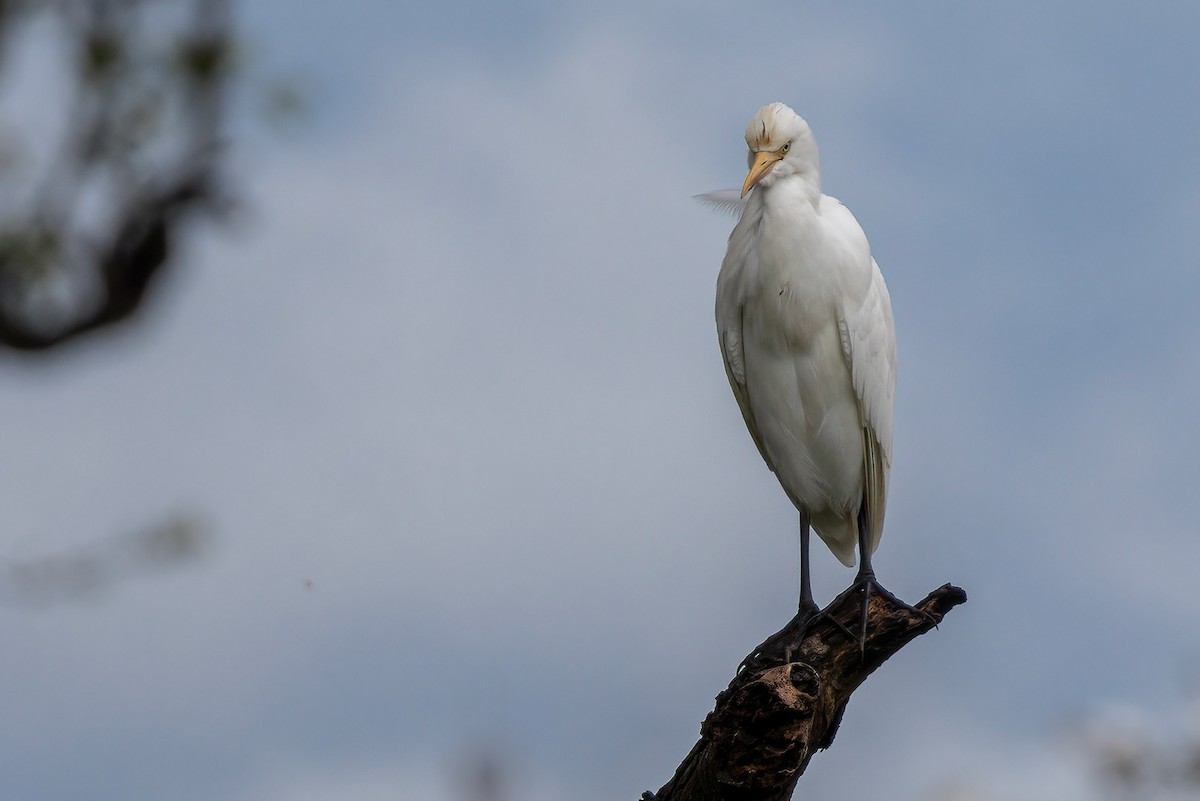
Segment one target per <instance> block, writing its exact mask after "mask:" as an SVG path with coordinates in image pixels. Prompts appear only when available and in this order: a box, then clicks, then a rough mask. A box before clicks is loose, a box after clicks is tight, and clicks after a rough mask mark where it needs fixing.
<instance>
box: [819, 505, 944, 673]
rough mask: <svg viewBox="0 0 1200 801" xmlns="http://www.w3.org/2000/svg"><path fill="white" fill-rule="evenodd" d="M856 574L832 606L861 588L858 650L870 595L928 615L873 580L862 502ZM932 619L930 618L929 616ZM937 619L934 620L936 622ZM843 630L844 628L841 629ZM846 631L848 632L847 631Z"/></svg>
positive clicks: (863, 644) (862, 646)
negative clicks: (852, 581) (851, 582)
mask: <svg viewBox="0 0 1200 801" xmlns="http://www.w3.org/2000/svg"><path fill="white" fill-rule="evenodd" d="M857 522H858V575H857V576H855V577H854V583H853V584H851V585H850V586H849V587H848V588H847V589H846V591H845V592H843V593H842V594H841V595H839V596H838V597H837V599H835V600H834V602H833V604H830V606H834V605H836V604H837V602H838V601H840V600H841V599H843V598H845V597H846V595H847V594H849V593H852V592H857V591H858V590H862V616H861V618H860V621H859V630H858V647H859V649H860V650H864V651H865V650H866V647H867V618H868V617H869V615H870V611H871V596H872V595H878V596H880V597H882V598H886V599H887V600H889V601H891V602H892V603H894V604H895V605H897V606H900V607H903V608H905V609H908V610H909V611H912V612H920V614H923V615H925V616H926V617H929V615H928V614H926V613H925V612H921V610H919V609H917V608H916V607H914V606H912V605H910V604H906V603H905V602H904V601H901V600H900V599H899V598H897V597H896V596H895V595H892V594H891V593H890V592H888V591H887V590H886V589H885V588H884V586H883V585H882V584H880V583H879V582H878V581H876V580H875V569H874V568H873V567H871V547H870V546H871V543H870V535H869V534H868V532H867V507H866V504H863V505H862V506H860V507H859V509H858V521H857ZM931 619H932V618H931ZM936 622H937V621H934V623H935V624H936ZM843 631H844V629H843ZM847 633H848V632H847Z"/></svg>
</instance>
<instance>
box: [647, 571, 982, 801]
mask: <svg viewBox="0 0 1200 801" xmlns="http://www.w3.org/2000/svg"><path fill="white" fill-rule="evenodd" d="M966 600H967V596H966V593H964V592H963V591H962V590H961V589H959V588H958V587H954V586H952V585H950V584H946V585H944V586H942V587H939V588H938V589H936V590H934V591H933V592H932V593H930V594H929V596H928V597H927V598H925V599H924V600H923V601H921V602H920V603H919V604H917V609H918V610H919V611H918V612H913V611H910V610H909V609H906V608H904V607H903V606H899V605H897V604H895V603H892V602H891V601H889V600H888V599H886V598H883V597H879V596H873V597H872V598H871V606H870V619H869V623H868V629H867V639H866V643H865V645H864V646H863V648H862V649H861V650H860V648H859V643H858V642H857V641H856V640H853V639H850V638H848V637H846V635H845V633H844V632H843V631H842V630H840V629H839V628H838V626H837V625H835V624H834V623H832V622H830V621H829V620H820V621H818V622H816V623H815V624H813V625H812V626H811V628H810V630H809V631H808V632H807V634H806V635H805V636H804V637H803V639H801V640H799V641H796V640H794V639H792V640H791V641H788V640H786V639H785V640H781V641H778V642H777V643H775V644H774V645H773V646H771V649H770V651H769V652H764V653H760V654H758V655H757V656H755V658H754V664H752V665H750V666H749V667H746V668H745V669H743V670H742V671H741V672H740V673H738V675H736V676H735V677H734V678H733V681H731V682H730V683H729V687H728V688H726V689H725V691H724V692H722V693H721V694H720V695H718V696H717V703H716V708H715V709H714V710H713V711H712V712H711V713H709V715H708V717H707V718H705V720H704V723H703V724H701V726H700V741H699V742H697V743H696V745H695V747H694V748H692V750H691V752H690V753H689V754H688V755H687V756H686V757H685V758H684V760H683V762H682V763H681V764H680V766H679V768H678V769H676V771H675V775H674V776H673V777H672V778H671V780H670V781H669V782H667V783H666V784H665V785H663V787H662V789H660V790H659V791H658V793H657V794H652V793H646V794H645V795H644V796H643V798H644V799H657V801H786V799H788V798H790V797H791V795H792V791H793V790H794V789H795V787H796V782H797V780H798V779H799V778H800V776H801V775H802V774H803V773H804V770H805V768H807V767H808V762H809V760H810V759H812V757H813V754H814V753H816V752H817V751H821V750H824V749H826V748H828V747H829V746H830V744H832V743H833V738H834V735H836V734H837V729H838V725H839V723H840V722H841V719H842V713H843V712H844V711H845V709H846V704H847V703H848V702H849V700H850V695H851V694H852V693H853V692H854V691H855V690H856V689H858V687H859V685H861V684H862V683H863V681H864V680H865V679H866V678H867V676H869V675H871V673H873V672H874V671H875V669H876V668H878V667H879V666H880V665H882V664H883V663H884V662H886V661H887V660H888V659H889V658H890V657H891V656H892V655H893V654H894V653H896V652H897V651H899V650H900V649H901V648H903V647H904V646H905V645H907V644H908V643H909V642H911V641H912V640H914V639H916V638H917V637H918V636H920V635H921V634H924V633H925V632H927V631H929V630H930V629H932V628H934V626H935V624H936V623H940V622H941V620H942V618H943V616H945V614H946V613H947V612H949V611H950V610H951V609H953V608H954V607H955V606H957V605H959V604H961V603H963V602H964V601H966ZM861 608H862V600H861V595H859V594H857V593H851V594H849V595H847V596H846V597H843V598H839V599H838V600H836V601H834V603H833V604H831V605H830V607H829V608H828V609H827V610H826V612H827V613H828V615H829V616H830V618H832V619H833V620H835V621H837V622H838V623H840V624H841V625H842V626H844V627H845V628H847V629H850V630H855V629H856V627H857V623H858V618H859V615H860V613H861ZM748 659H749V658H748Z"/></svg>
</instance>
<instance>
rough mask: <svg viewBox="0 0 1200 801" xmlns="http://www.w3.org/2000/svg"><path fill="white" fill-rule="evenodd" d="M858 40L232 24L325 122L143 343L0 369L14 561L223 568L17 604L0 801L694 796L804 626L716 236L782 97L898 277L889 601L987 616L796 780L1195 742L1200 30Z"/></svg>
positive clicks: (1041, 7) (1014, 12) (394, 9)
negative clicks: (754, 423)
mask: <svg viewBox="0 0 1200 801" xmlns="http://www.w3.org/2000/svg"><path fill="white" fill-rule="evenodd" d="M850 5H851V4H845V3H843V4H837V5H836V6H835V5H834V4H827V3H806V4H796V3H766V4H758V5H756V6H754V8H752V9H750V8H748V7H744V6H736V5H734V4H730V5H729V6H727V7H726V6H723V5H719V4H686V3H663V4H658V5H651V4H646V3H627V4H621V3H613V4H605V5H600V4H595V5H594V6H591V5H588V6H580V5H573V4H570V3H536V2H526V3H511V4H471V3H460V4H453V3H441V4H431V3H422V4H411V3H385V2H381V1H380V0H357V2H345V3H340V4H316V3H313V4H297V3H290V2H283V1H282V0H257V2H246V3H244V4H243V5H242V6H241V22H242V24H243V32H244V34H245V35H246V36H247V37H248V38H249V39H250V41H251V42H252V43H253V51H252V52H253V53H254V61H255V65H256V67H255V68H261V69H274V70H278V71H281V72H284V73H290V74H293V75H297V76H299V77H300V79H301V81H302V83H303V84H304V85H305V87H306V88H307V91H308V94H309V97H310V99H311V104H312V115H311V118H310V119H309V120H308V121H307V122H306V123H305V124H304V125H303V126H301V127H300V128H299V129H297V130H293V131H291V132H289V133H284V134H277V133H264V132H263V131H261V130H260V129H259V126H255V125H254V124H251V123H250V122H248V121H242V122H240V123H239V125H238V129H239V130H243V129H244V130H245V135H244V136H242V137H241V139H239V141H238V145H237V147H236V149H235V151H234V155H233V158H234V161H235V172H236V174H237V177H238V181H239V185H240V186H241V187H242V188H243V190H244V192H245V194H246V197H247V207H248V214H247V215H246V217H245V218H244V219H242V220H240V221H239V222H238V223H237V224H236V225H234V226H233V227H232V228H227V229H224V230H215V231H214V230H211V229H210V230H209V231H208V232H206V233H205V234H204V235H203V236H201V237H199V238H197V239H196V240H195V241H193V242H192V243H191V247H190V249H189V252H188V256H187V258H186V259H185V260H184V262H182V263H181V264H180V265H179V267H180V269H179V271H178V272H177V273H176V274H175V275H173V276H172V277H171V278H170V280H169V281H167V282H166V283H165V285H163V286H162V288H161V292H160V294H159V296H158V297H157V299H156V303H155V304H154V305H153V307H152V308H151V309H149V311H148V312H147V314H146V316H145V318H144V319H143V320H142V321H141V322H140V323H139V324H138V325H137V326H135V327H133V328H130V329H127V330H124V331H122V332H118V333H115V334H112V335H109V336H104V337H99V338H96V339H95V340H93V341H92V342H90V343H88V344H87V345H85V346H82V347H77V348H73V349H70V350H69V351H66V352H63V353H60V354H56V355H54V356H51V357H49V358H46V359H43V360H39V361H29V360H14V359H11V358H9V357H4V358H3V361H0V370H2V377H0V382H2V384H3V392H2V393H0V420H3V421H5V422H4V423H3V429H2V430H3V434H2V437H3V447H0V515H2V519H0V560H3V562H4V564H7V565H13V564H24V563H28V562H36V561H38V560H40V559H44V558H47V557H51V556H53V555H55V554H61V553H71V552H73V551H78V550H79V549H87V548H91V547H94V546H95V544H96V543H97V542H101V543H103V542H109V541H112V539H111V538H113V537H118V538H119V537H120V536H122V535H123V533H124V532H129V531H136V530H138V529H139V528H141V527H144V526H145V525H147V524H149V523H153V522H154V521H156V520H160V519H163V518H166V517H170V516H172V515H183V516H185V518H186V519H191V520H197V521H200V524H201V525H203V526H204V527H205V530H206V531H208V532H209V533H210V537H211V541H210V545H209V547H208V548H207V549H206V550H205V551H204V552H203V554H202V555H201V557H200V558H198V559H197V560H195V561H194V562H192V563H190V564H189V565H187V566H185V567H180V568H179V569H176V570H169V571H161V572H154V573H152V574H150V575H136V576H128V577H126V578H125V579H124V580H121V581H114V582H112V583H108V584H104V585H102V586H98V587H96V588H94V590H93V591H91V592H88V593H86V594H84V595H82V596H80V597H74V598H64V599H59V600H57V601H54V602H39V603H31V602H28V601H27V600H22V599H21V598H19V597H18V598H13V597H11V596H6V597H7V600H6V601H5V603H4V604H3V605H0V639H2V640H3V642H4V646H3V649H2V654H0V719H2V721H3V722H2V723H0V777H2V778H0V788H3V789H2V790H0V795H2V796H3V797H4V798H12V799H22V800H24V799H28V800H29V801H43V800H44V801H58V800H60V799H61V800H62V801H75V800H76V799H80V798H88V799H93V801H110V800H111V801H125V800H126V799H158V798H171V799H182V800H184V801H260V800H263V799H265V800H266V801H308V800H309V799H311V800H312V801H317V800H318V799H330V798H343V799H355V800H356V801H377V800H381V799H394V798H425V799H432V801H443V799H444V800H445V801H457V799H459V798H460V797H461V796H462V793H461V788H460V782H459V781H458V777H460V776H461V774H462V773H463V765H465V764H468V763H469V762H470V760H471V759H472V758H473V755H475V754H480V753H487V754H492V755H494V756H495V758H497V759H499V760H500V761H501V762H502V763H503V764H504V765H505V771H506V776H507V782H508V786H509V788H510V790H511V795H512V797H513V798H530V799H536V800H537V801H542V799H545V801H593V800H595V801H599V800H600V799H621V798H623V799H633V798H636V797H637V796H638V794H640V793H641V792H642V791H643V790H645V789H657V788H658V787H659V786H660V785H661V784H662V783H663V782H665V781H666V779H667V778H669V776H670V774H671V771H672V770H673V769H674V767H675V765H676V764H677V763H678V761H679V760H680V759H681V758H682V757H683V755H684V754H685V753H686V752H687V750H688V749H689V748H690V747H691V745H692V743H693V742H694V741H695V738H696V735H697V731H698V726H699V723H700V721H701V719H702V718H703V716H704V715H705V714H706V713H707V712H708V710H709V709H710V708H711V704H712V699H713V696H714V695H715V694H716V693H717V692H718V691H719V690H720V689H721V688H722V687H723V686H724V684H725V683H726V682H727V681H728V679H729V677H730V676H731V675H732V672H733V669H734V668H735V666H736V665H737V663H738V661H739V660H740V659H741V657H742V656H743V655H744V654H745V652H746V651H747V650H748V649H749V648H750V647H751V646H753V645H754V644H755V643H757V642H758V641H760V640H761V639H762V638H763V637H764V636H765V635H766V634H768V633H770V632H772V631H774V630H775V629H777V628H778V627H779V626H780V625H782V623H783V622H785V621H786V620H787V619H788V618H789V617H790V614H791V613H792V612H793V611H794V605H795V600H796V592H797V569H796V530H795V529H796V521H795V513H794V510H793V509H792V508H791V507H790V505H789V504H788V502H787V501H786V499H785V498H784V496H783V494H782V492H781V491H780V490H779V488H778V485H777V484H776V483H775V481H774V479H773V477H772V476H771V475H770V473H768V472H767V470H766V468H765V467H764V466H763V465H762V463H761V461H760V459H759V456H758V454H757V452H756V451H755V449H754V446H753V444H752V443H751V441H750V438H749V436H748V435H747V434H746V432H745V430H744V426H743V424H742V421H741V418H740V415H739V414H738V411H737V408H736V405H735V403H734V401H733V398H732V396H731V394H730V392H729V389H728V386H727V385H726V379H725V375H724V372H723V369H722V367H721V361H720V356H719V353H718V350H717V347H716V342H715V333H714V326H713V321H712V302H713V292H714V284H715V280H716V274H717V269H718V267H719V264H720V260H721V257H722V255H723V253H724V243H725V238H726V236H727V235H728V232H729V229H730V228H731V226H732V220H731V219H730V218H728V217H726V216H722V215H721V214H718V213H715V212H713V211H711V210H707V209H705V208H703V207H702V206H700V205H698V204H697V203H695V202H694V201H693V200H692V199H691V196H692V195H694V194H696V193H698V192H702V191H706V190H709V189H715V188H723V187H733V186H737V185H739V184H740V183H741V181H742V178H743V177H744V170H745V155H744V148H745V146H744V144H743V142H742V139H741V132H742V130H743V128H744V126H745V123H746V120H747V119H748V118H749V117H750V115H751V114H752V113H753V112H754V111H755V110H756V109H757V108H758V107H759V106H761V105H763V104H765V103H768V102H771V101H775V100H782V101H785V102H787V103H789V104H790V105H792V106H793V107H794V108H795V109H796V110H797V111H799V112H800V113H801V114H802V115H804V116H805V117H806V118H807V119H808V120H809V122H810V123H811V124H812V126H813V129H814V131H815V133H816V136H817V140H818V142H819V143H820V145H821V155H822V177H823V182H824V188H825V190H826V191H827V192H829V193H830V194H833V195H835V196H837V197H839V198H840V199H841V200H843V201H844V202H845V203H847V205H848V206H849V207H850V208H851V209H852V210H853V211H854V212H855V214H856V216H857V217H858V219H859V221H860V222H861V223H862V225H863V227H864V229H865V230H866V231H867V234H868V236H869V238H870V240H871V243H872V247H873V250H874V253H875V256H876V258H877V259H878V261H879V263H880V265H881V267H882V269H883V271H884V273H885V275H886V277H887V280H888V284H889V286H890V288H891V294H892V301H893V306H894V309H895V316H896V327H897V331H898V338H899V350H900V385H899V391H898V397H897V409H896V443H895V448H896V455H895V462H894V469H893V478H892V491H891V499H890V501H891V505H890V508H889V512H888V527H887V531H886V532H885V535H884V538H883V543H882V545H881V548H880V550H879V552H878V555H877V558H876V568H877V570H878V572H879V574H880V578H881V579H882V581H883V582H884V584H886V585H887V586H888V587H889V588H890V589H892V590H893V591H895V592H896V593H897V594H899V595H901V596H902V597H905V598H907V599H910V600H913V601H915V600H917V599H919V598H921V597H923V596H924V595H925V593H927V592H928V591H930V590H932V589H933V588H935V587H937V586H938V585H940V584H942V583H944V582H946V581H952V582H954V583H956V584H959V585H960V586H962V587H964V588H965V589H966V590H967V592H968V595H969V596H970V602H969V603H968V604H967V605H966V606H964V607H962V608H961V609H958V610H956V611H954V612H953V613H952V615H951V616H950V617H949V618H948V619H947V621H946V623H945V624H944V625H943V626H942V627H941V630H939V631H937V632H934V633H932V634H930V635H928V636H926V637H923V638H922V639H921V640H919V641H917V642H916V643H914V644H913V645H911V646H910V647H909V648H907V649H905V651H904V652H903V653H902V654H900V655H899V656H897V657H896V658H895V659H894V660H893V661H892V662H891V663H889V665H888V666H887V667H886V668H885V669H884V670H882V671H881V672H880V673H879V674H877V675H876V676H874V677H872V679H871V680H870V681H869V682H868V683H867V684H866V685H865V686H864V687H863V688H862V689H861V690H860V691H859V692H858V693H857V694H856V695H855V697H854V700H853V702H852V703H851V706H850V708H849V711H848V714H847V717H846V720H845V723H844V725H843V727H842V729H841V733H840V735H839V738H838V741H837V743H836V744H835V745H834V747H833V749H832V750H831V751H829V752H828V753H825V754H822V755H820V756H818V757H817V758H816V759H815V760H814V761H813V763H812V765H811V767H810V769H809V772H808V774H807V776H806V777H805V778H804V780H803V784H802V787H803V788H805V791H806V792H807V793H810V794H812V795H814V796H818V795H819V796H820V797H825V798H830V799H843V798H844V799H852V798H863V797H870V796H873V795H877V794H879V793H880V792H882V791H884V790H885V789H886V791H887V793H888V794H889V797H892V798H896V799H901V801H931V800H932V799H936V798H938V797H939V794H942V793H943V792H944V791H945V789H946V788H948V787H951V786H956V785H958V784H967V785H976V786H978V787H981V788H985V790H986V793H985V795H984V796H983V797H984V798H986V799H988V801H993V799H994V801H1017V800H1018V799H1019V800H1020V801H1043V800H1045V801H1049V800H1050V799H1054V800H1055V801H1078V800H1079V799H1082V798H1084V797H1085V792H1086V790H1087V784H1086V782H1085V781H1084V779H1083V776H1084V774H1083V772H1082V769H1081V767H1080V765H1079V764H1078V763H1079V759H1078V757H1077V755H1076V752H1075V751H1073V750H1072V747H1071V746H1070V743H1069V740H1070V737H1069V733H1070V731H1071V730H1072V729H1073V727H1074V726H1075V725H1076V723H1077V722H1078V721H1080V720H1081V719H1084V718H1086V717H1087V716H1089V715H1091V714H1092V713H1093V711H1094V710H1096V709H1099V708H1112V707H1117V708H1121V709H1126V710H1134V713H1133V714H1134V715H1135V716H1136V715H1139V714H1143V715H1146V716H1149V717H1150V718H1151V719H1154V718H1157V717H1161V716H1170V715H1172V714H1174V713H1173V712H1172V710H1173V709H1174V707H1175V706H1176V705H1177V704H1178V703H1179V701H1180V699H1182V698H1184V697H1185V695H1186V693H1187V691H1188V689H1189V687H1190V686H1191V685H1189V682H1194V680H1195V675H1196V670H1197V664H1198V663H1200V614H1198V613H1197V612H1196V610H1195V605H1194V593H1193V586H1194V581H1195V571H1196V566H1197V565H1198V564H1200V538H1198V537H1197V536H1196V533H1197V523H1196V521H1197V519H1200V496H1198V495H1197V493H1196V492H1195V489H1194V487H1195V483H1196V479H1197V477H1198V472H1200V467H1198V465H1197V461H1196V454H1197V452H1200V427H1198V426H1197V423H1196V418H1195V413H1194V410H1195V409H1196V408H1197V407H1200V314H1197V312H1196V298H1197V296H1198V294H1200V278H1198V276H1197V268H1198V267H1200V263H1198V262H1200V259H1198V257H1197V250H1196V235H1195V231H1196V220H1197V219H1200V151H1198V150H1197V147H1196V143H1197V142H1198V141H1200V104H1197V102H1196V86H1197V85H1198V82H1200V51H1197V50H1196V48H1195V46H1194V32H1195V31H1196V30H1197V29H1198V26H1200V7H1198V6H1196V5H1195V4H1192V3H1184V2H1178V3H1169V2H1168V3H1158V4H1153V5H1152V6H1150V5H1147V4H1133V3H1104V2H1101V3H1096V2H1088V3H1084V2H1077V3H1070V2H1043V3H1037V4H1033V3H1029V4H1025V3H1017V4H1007V5H996V6H995V7H979V6H970V7H968V6H967V5H964V4H960V3H951V2H924V3H914V4H905V5H904V6H903V8H901V7H900V6H899V5H896V4H890V3H878V4H859V5H858V6H857V7H856V8H850V7H849V6H850ZM48 80H49V79H48ZM0 88H3V87H0ZM29 96H30V97H36V96H37V95H36V93H33V94H30V95H29ZM8 108H11V103H10V105H9V106H8ZM30 113H31V114H36V113H38V112H35V111H34V110H33V109H32V108H31V109H30ZM814 556H815V571H816V574H817V575H816V591H817V593H818V596H819V598H821V599H828V598H830V597H832V596H833V594H835V593H836V592H838V591H839V590H840V589H841V588H842V587H843V586H844V585H845V584H847V583H848V582H849V580H850V579H851V578H852V572H851V571H849V570H846V569H845V568H843V567H841V566H840V565H839V564H838V563H837V562H836V561H835V560H834V559H833V557H832V556H830V555H829V554H828V553H827V552H825V551H824V550H823V549H821V550H817V549H815V550H814ZM1137 710H1140V712H1139V711H1137ZM1173 725H1174V724H1173ZM864 755H865V757H864ZM864 758H866V759H869V763H870V764H869V765H868V766H866V767H865V768H864V766H863V765H862V760H863V759H864Z"/></svg>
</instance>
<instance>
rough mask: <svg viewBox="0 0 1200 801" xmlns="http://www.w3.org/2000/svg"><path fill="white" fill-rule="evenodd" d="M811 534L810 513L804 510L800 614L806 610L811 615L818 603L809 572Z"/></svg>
mask: <svg viewBox="0 0 1200 801" xmlns="http://www.w3.org/2000/svg"><path fill="white" fill-rule="evenodd" d="M810 536H811V532H810V531H809V523H808V515H806V514H804V512H801V513H800V614H802V615H803V614H804V613H805V612H808V613H809V616H811V615H813V614H815V613H816V611H817V604H816V602H815V601H814V600H813V594H812V574H811V573H810V572H809V564H808V540H809V538H810Z"/></svg>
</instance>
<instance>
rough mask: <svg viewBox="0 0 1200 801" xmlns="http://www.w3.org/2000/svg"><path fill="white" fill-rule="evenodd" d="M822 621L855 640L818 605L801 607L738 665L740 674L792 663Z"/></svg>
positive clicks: (848, 631)
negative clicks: (755, 669) (745, 671)
mask: <svg viewBox="0 0 1200 801" xmlns="http://www.w3.org/2000/svg"><path fill="white" fill-rule="evenodd" d="M821 621H828V622H829V623H831V624H832V625H833V626H834V627H835V628H837V629H840V630H841V631H842V633H843V634H845V635H846V636H847V637H848V638H850V639H854V635H853V634H852V633H851V632H850V630H849V629H847V628H846V627H845V626H843V625H842V624H841V623H840V622H838V621H837V620H836V619H834V617H833V616H832V615H830V614H829V613H828V612H826V611H825V610H824V609H818V608H817V606H816V604H811V605H804V606H801V607H800V610H799V611H798V612H796V616H795V617H794V618H792V619H791V620H790V621H789V622H788V624H787V625H786V626H784V627H783V628H781V629H780V630H779V631H777V632H775V633H774V634H772V635H771V636H770V637H768V638H767V639H765V640H763V641H762V642H760V643H759V644H758V645H756V646H755V647H754V649H753V650H752V651H750V654H749V655H748V656H747V657H746V658H745V659H743V660H742V663H741V664H740V665H738V673H741V672H742V671H743V670H745V669H747V668H751V667H753V668H763V667H766V666H767V665H768V664H770V663H773V662H777V663H778V664H787V663H788V662H791V661H792V654H793V652H794V651H795V650H796V649H797V648H799V646H800V643H801V642H803V641H804V637H805V636H806V635H807V634H808V632H809V631H810V630H811V629H812V627H813V626H814V625H816V624H817V623H819V622H821Z"/></svg>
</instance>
